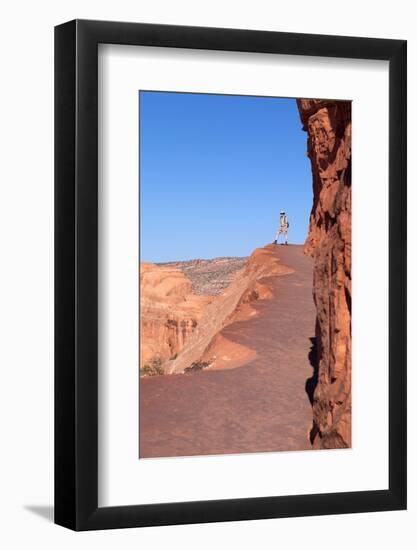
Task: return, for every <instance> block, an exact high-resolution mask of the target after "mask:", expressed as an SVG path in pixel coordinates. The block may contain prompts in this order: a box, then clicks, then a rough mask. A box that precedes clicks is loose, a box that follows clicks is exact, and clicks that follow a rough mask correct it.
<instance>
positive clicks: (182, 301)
mask: <svg viewBox="0 0 417 550" xmlns="http://www.w3.org/2000/svg"><path fill="white" fill-rule="evenodd" d="M291 272H292V270H291V269H290V268H288V267H287V266H285V265H283V264H282V262H280V261H279V259H278V258H277V256H276V254H274V253H273V247H272V248H271V247H265V248H261V249H256V250H255V251H254V252H253V253H252V255H251V256H250V257H249V258H248V259H239V258H217V259H214V260H194V261H191V262H175V263H170V264H162V265H155V264H142V265H141V275H140V295H141V315H140V318H141V327H140V341H141V346H140V350H141V351H140V354H141V355H140V365H141V373H142V375H144V376H149V375H153V374H178V373H184V372H186V370H187V369H198V367H199V366H200V365H201V366H202V368H203V366H204V367H206V368H210V369H218V368H235V367H236V366H239V365H241V364H244V363H245V362H246V361H248V360H249V359H250V358H252V357H253V355H254V352H253V351H252V350H251V349H250V348H249V347H243V346H240V345H238V344H236V343H234V342H231V341H228V340H227V339H225V338H224V337H223V336H222V335H221V334H220V331H221V330H222V329H223V328H224V327H225V326H227V325H228V324H230V323H233V322H234V321H236V320H238V319H239V320H242V319H245V318H249V317H251V316H253V315H256V311H255V310H254V309H253V308H251V303H252V302H254V301H256V300H262V299H265V298H268V297H270V291H269V289H268V287H267V286H266V285H265V284H263V282H262V281H263V279H264V278H266V277H268V276H272V275H284V274H287V273H291ZM203 292H204V294H203Z"/></svg>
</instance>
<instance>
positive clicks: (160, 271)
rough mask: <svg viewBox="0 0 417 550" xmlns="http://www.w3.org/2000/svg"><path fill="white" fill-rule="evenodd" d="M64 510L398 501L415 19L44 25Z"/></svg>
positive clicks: (164, 520)
mask: <svg viewBox="0 0 417 550" xmlns="http://www.w3.org/2000/svg"><path fill="white" fill-rule="evenodd" d="M55 159H56V161H55V197H56V201H55V207H56V208H55V220H56V225H55V258H56V263H55V266H56V274H55V275H56V276H55V280H56V286H55V289H56V290H55V291H56V295H55V303H56V325H55V381H56V382H55V411H56V412H55V521H56V523H58V524H60V525H63V526H65V527H68V528H71V529H74V530H90V529H106V528H122V527H140V526H148V525H149V526H150V525H169V524H178V523H198V522H214V521H236V520H248V519H261V518H279V517H289V516H307V515H323V514H339V513H354V512H370V511H382V510H401V509H405V507H406V42H405V41H403V40H385V39H376V38H375V39H374V38H353V37H338V36H320V35H305V34H288V33H279V32H265V31H248V30H237V29H215V28H197V27H178V26H164V25H150V24H141V23H116V22H104V21H80V20H77V21H71V22H68V23H65V24H63V25H60V26H58V27H56V29H55Z"/></svg>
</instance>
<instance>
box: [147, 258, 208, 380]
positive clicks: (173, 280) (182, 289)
mask: <svg viewBox="0 0 417 550" xmlns="http://www.w3.org/2000/svg"><path fill="white" fill-rule="evenodd" d="M210 300H211V297H209V296H197V295H195V294H194V293H193V289H192V284H191V281H190V280H189V279H188V278H187V277H186V276H185V275H184V274H183V273H182V271H180V270H178V269H170V268H168V267H160V266H157V265H154V264H147V263H142V264H141V266H140V302H141V312H140V313H141V314H140V365H141V368H142V369H143V368H144V366H145V365H147V366H148V367H150V366H152V365H158V366H162V364H163V363H164V362H166V361H167V360H173V359H175V357H176V356H177V355H178V354H179V353H180V352H181V351H182V349H183V348H184V346H185V344H186V342H187V341H188V339H189V337H190V335H191V334H192V333H193V332H194V330H195V329H196V327H197V325H198V322H199V320H200V317H201V314H202V312H203V310H204V308H205V306H206V305H207V304H208V303H209V302H210Z"/></svg>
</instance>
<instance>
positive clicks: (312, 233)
mask: <svg viewBox="0 0 417 550" xmlns="http://www.w3.org/2000/svg"><path fill="white" fill-rule="evenodd" d="M297 103H298V109H299V112H300V117H301V121H302V123H303V129H304V130H305V131H306V132H307V134H308V142H307V154H308V156H309V158H310V160H311V167H312V175H313V208H312V211H311V215H310V228H309V234H308V237H307V240H306V243H305V252H306V253H307V254H309V255H311V256H312V257H313V259H314V268H313V269H314V279H313V294H314V301H315V304H316V308H317V324H316V340H317V341H316V343H317V365H318V373H317V386H316V388H315V391H314V400H313V429H312V433H311V435H312V440H313V445H314V447H316V448H337V447H350V446H351V103H350V102H349V101H328V100H312V99H300V100H297Z"/></svg>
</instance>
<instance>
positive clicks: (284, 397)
mask: <svg viewBox="0 0 417 550" xmlns="http://www.w3.org/2000/svg"><path fill="white" fill-rule="evenodd" d="M276 253H277V254H278V256H279V258H280V260H281V261H282V263H283V264H285V265H287V266H288V267H291V268H293V269H294V270H295V272H294V273H292V274H290V275H283V276H278V277H269V278H268V279H264V280H263V282H267V284H268V286H269V287H270V288H271V290H272V292H273V295H274V297H273V298H272V299H270V300H263V301H259V302H256V303H255V304H254V306H253V307H254V308H256V309H257V310H258V312H259V315H257V316H256V317H253V318H252V319H249V320H246V321H238V322H234V323H232V324H231V325H229V326H227V327H226V328H225V329H223V330H222V332H221V334H223V335H224V336H225V337H226V338H227V339H229V340H233V341H235V342H237V343H239V344H243V345H244V346H247V347H250V348H252V349H255V351H256V352H257V355H256V357H255V359H253V360H252V361H250V362H248V363H247V364H246V365H244V366H242V367H239V368H236V369H231V370H216V371H210V370H207V371H199V372H195V373H192V374H183V375H171V376H169V375H168V376H156V377H149V378H142V379H141V381H140V457H141V458H150V457H162V456H191V455H210V454H211V455H213V454H231V453H249V452H265V451H295V450H303V449H311V445H310V441H309V437H308V436H309V430H310V428H311V423H312V410H311V406H310V402H309V399H308V395H307V393H306V391H305V384H306V380H307V379H308V378H309V377H311V376H312V374H313V368H312V366H311V364H310V361H309V358H308V355H309V352H310V349H311V340H310V338H312V337H314V328H315V327H314V324H315V315H316V312H315V307H314V303H313V299H312V260H311V259H310V258H309V257H307V256H305V255H304V254H303V247H302V246H296V245H289V246H287V247H285V246H277V248H276Z"/></svg>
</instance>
